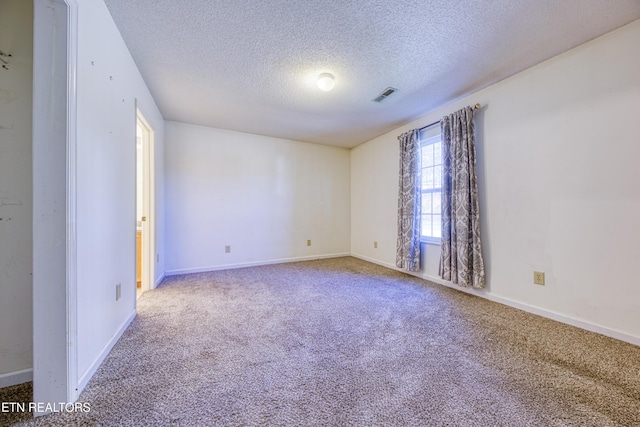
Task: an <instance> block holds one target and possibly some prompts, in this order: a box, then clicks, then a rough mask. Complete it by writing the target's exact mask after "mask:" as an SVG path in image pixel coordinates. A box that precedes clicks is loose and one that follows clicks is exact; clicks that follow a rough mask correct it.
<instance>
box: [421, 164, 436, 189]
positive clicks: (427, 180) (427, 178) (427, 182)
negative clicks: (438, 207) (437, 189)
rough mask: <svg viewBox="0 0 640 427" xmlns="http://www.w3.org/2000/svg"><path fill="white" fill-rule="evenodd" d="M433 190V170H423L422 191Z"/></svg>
mask: <svg viewBox="0 0 640 427" xmlns="http://www.w3.org/2000/svg"><path fill="white" fill-rule="evenodd" d="M432 188H433V168H424V169H422V189H423V190H430V189H432Z"/></svg>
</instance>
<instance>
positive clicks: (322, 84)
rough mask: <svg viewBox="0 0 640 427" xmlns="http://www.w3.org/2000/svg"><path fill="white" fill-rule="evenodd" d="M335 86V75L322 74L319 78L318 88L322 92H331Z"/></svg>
mask: <svg viewBox="0 0 640 427" xmlns="http://www.w3.org/2000/svg"><path fill="white" fill-rule="evenodd" d="M335 85H336V82H335V81H334V80H333V74H329V73H322V74H320V75H319V76H318V87H319V88H320V90H323V91H325V92H329V91H330V90H331V89H333V87H334V86H335Z"/></svg>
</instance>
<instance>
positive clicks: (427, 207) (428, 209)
mask: <svg viewBox="0 0 640 427" xmlns="http://www.w3.org/2000/svg"><path fill="white" fill-rule="evenodd" d="M432 206H433V205H432V203H431V193H422V213H423V214H430V213H432V209H433V207H432Z"/></svg>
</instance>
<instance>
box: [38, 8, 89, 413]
mask: <svg viewBox="0 0 640 427" xmlns="http://www.w3.org/2000/svg"><path fill="white" fill-rule="evenodd" d="M33 37H34V50H33V64H34V66H33V87H34V90H33V170H34V173H33V400H34V402H49V403H55V402H75V401H76V400H77V399H78V394H79V378H78V344H77V342H78V339H77V338H78V332H77V322H78V320H77V304H78V297H77V288H78V286H77V235H76V228H77V227H76V226H77V212H76V200H77V187H76V176H77V161H76V143H77V135H76V132H77V94H76V73H77V52H78V2H77V0H34V26H33ZM48 412H51V411H44V412H35V413H34V415H36V416H39V415H44V414H46V413H48Z"/></svg>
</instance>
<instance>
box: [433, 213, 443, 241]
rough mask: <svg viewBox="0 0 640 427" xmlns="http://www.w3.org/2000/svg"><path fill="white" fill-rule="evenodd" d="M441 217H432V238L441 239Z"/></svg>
mask: <svg viewBox="0 0 640 427" xmlns="http://www.w3.org/2000/svg"><path fill="white" fill-rule="evenodd" d="M441 218H442V216H440V215H434V216H433V234H432V236H433V237H442V233H441V231H440V230H441V228H442V219H441Z"/></svg>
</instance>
